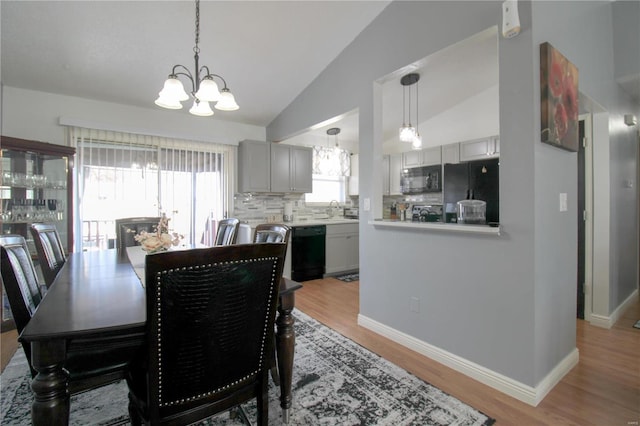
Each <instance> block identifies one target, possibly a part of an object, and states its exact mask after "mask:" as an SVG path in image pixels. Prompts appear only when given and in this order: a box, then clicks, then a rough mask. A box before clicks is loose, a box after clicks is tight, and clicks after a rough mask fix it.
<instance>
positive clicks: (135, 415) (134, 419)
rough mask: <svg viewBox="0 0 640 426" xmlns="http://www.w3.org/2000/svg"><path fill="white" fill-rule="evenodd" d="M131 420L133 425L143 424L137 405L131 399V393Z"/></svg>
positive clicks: (139, 425)
mask: <svg viewBox="0 0 640 426" xmlns="http://www.w3.org/2000/svg"><path fill="white" fill-rule="evenodd" d="M129 420H130V421H131V426H142V419H141V418H140V415H139V414H138V409H137V407H136V405H135V404H134V403H133V400H132V399H131V395H129Z"/></svg>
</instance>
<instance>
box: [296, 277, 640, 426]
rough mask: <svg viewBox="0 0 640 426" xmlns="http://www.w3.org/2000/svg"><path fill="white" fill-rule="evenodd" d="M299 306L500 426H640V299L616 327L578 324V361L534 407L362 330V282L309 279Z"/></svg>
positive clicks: (297, 302) (301, 292)
mask: <svg viewBox="0 0 640 426" xmlns="http://www.w3.org/2000/svg"><path fill="white" fill-rule="evenodd" d="M303 285H304V287H303V288H302V289H300V290H298V292H296V307H297V308H298V309H300V310H301V311H303V312H304V313H306V314H308V315H310V316H312V317H313V318H315V319H317V320H318V321H320V322H322V323H324V324H325V325H327V326H329V327H331V328H333V329H334V330H336V331H338V332H339V333H341V334H343V335H345V336H347V337H349V338H350V339H352V340H354V341H356V342H358V343H359V344H361V345H362V346H364V347H366V348H368V349H369V350H371V351H373V352H375V353H377V354H378V355H380V356H382V357H383V358H385V359H387V360H389V361H391V362H393V363H395V364H397V365H399V366H401V367H402V368H404V369H406V370H407V371H410V372H411V373H413V374H414V375H416V376H418V377H420V378H422V379H423V380H425V381H427V382H429V383H431V384H432V385H434V386H436V387H438V388H439V389H441V390H443V391H445V392H447V393H449V394H451V395H453V396H455V397H456V398H458V399H460V400H461V401H464V402H465V403H467V404H469V405H471V406H473V407H474V408H476V409H478V410H480V411H482V412H483V413H485V414H486V415H488V416H491V417H493V418H495V419H496V424H498V425H554V426H555V425H595V426H615V425H625V426H628V425H638V421H639V420H640V329H636V328H633V324H634V323H635V322H636V321H637V320H639V319H640V300H638V301H636V303H634V304H633V306H631V307H630V308H629V309H627V311H626V312H625V313H624V315H623V316H622V317H621V318H620V319H619V320H618V322H617V323H616V324H615V325H614V326H613V327H612V328H611V329H610V330H606V329H602V328H599V327H595V326H592V325H590V324H588V323H586V322H585V321H582V320H577V322H576V327H577V347H578V350H579V351H580V361H579V363H578V365H577V366H575V367H574V368H573V369H572V370H571V371H570V372H569V373H568V374H567V375H566V376H565V377H564V379H563V380H562V381H561V382H560V383H558V384H557V385H556V386H555V387H554V388H553V390H551V392H549V394H548V395H547V396H546V397H545V399H544V400H543V401H542V402H541V403H540V404H539V405H538V406H537V407H531V406H529V405H527V404H525V403H523V402H520V401H518V400H516V399H514V398H511V397H509V396H507V395H505V394H503V393H501V392H498V391H496V390H494V389H493V388H490V387H488V386H486V385H483V384H481V383H479V382H477V381H475V380H473V379H471V378H469V377H467V376H464V375H463V374H461V373H458V372H456V371H454V370H452V369H450V368H448V367H446V366H444V365H442V364H439V363H437V362H435V361H432V360H430V359H429V358H426V357H424V356H422V355H420V354H418V353H416V352H413V351H411V350H409V349H406V348H405V347H403V346H400V345H398V344H396V343H394V342H392V341H391V340H388V339H386V338H384V337H381V336H379V335H377V334H375V333H373V332H371V331H369V330H367V329H365V328H363V327H360V326H358V325H357V315H358V312H359V300H358V292H359V283H358V282H354V283H344V282H342V281H338V280H336V279H324V280H314V281H307V282H305V283H303Z"/></svg>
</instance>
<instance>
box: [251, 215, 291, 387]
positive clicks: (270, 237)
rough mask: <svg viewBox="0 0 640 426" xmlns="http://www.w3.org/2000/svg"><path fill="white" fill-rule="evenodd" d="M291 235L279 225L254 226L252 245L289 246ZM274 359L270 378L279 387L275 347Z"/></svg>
mask: <svg viewBox="0 0 640 426" xmlns="http://www.w3.org/2000/svg"><path fill="white" fill-rule="evenodd" d="M290 235H291V227H289V226H288V225H283V224H280V223H261V224H259V225H257V226H256V230H255V232H254V234H253V242H254V243H284V244H285V247H286V246H287V245H288V244H289V236H290ZM273 351H274V357H273V362H272V364H271V368H270V371H271V378H272V379H273V382H274V383H275V384H276V385H278V386H279V385H280V374H278V365H277V362H276V358H275V346H274V348H273Z"/></svg>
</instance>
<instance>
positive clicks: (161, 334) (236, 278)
mask: <svg viewBox="0 0 640 426" xmlns="http://www.w3.org/2000/svg"><path fill="white" fill-rule="evenodd" d="M285 250H286V247H285V245H284V244H236V245H226V246H217V247H209V248H198V249H191V250H179V251H172V252H165V253H159V254H155V255H153V256H147V257H146V258H145V274H146V275H145V276H146V278H145V282H146V293H147V294H146V296H147V322H146V329H147V343H146V347H145V348H144V350H142V351H141V357H140V358H139V359H138V360H136V361H135V362H133V363H132V364H131V367H130V373H129V375H128V377H127V384H128V385H129V415H130V417H131V423H132V424H133V425H136V424H140V421H141V420H143V421H144V423H147V424H163V423H164V422H165V421H166V420H168V419H171V420H172V421H174V422H175V424H190V423H193V422H196V421H199V420H200V419H203V418H206V417H209V416H211V415H213V414H215V413H217V412H221V411H225V410H228V409H230V408H232V407H235V406H238V405H239V404H241V403H243V402H245V401H248V400H250V399H253V398H256V399H257V407H258V424H267V419H268V392H267V382H268V373H269V367H270V365H271V357H272V356H273V344H274V342H273V340H274V323H275V315H276V306H277V303H278V291H279V287H280V280H281V277H282V268H283V264H284V254H285Z"/></svg>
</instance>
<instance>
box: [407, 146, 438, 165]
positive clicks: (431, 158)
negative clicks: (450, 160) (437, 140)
mask: <svg viewBox="0 0 640 426" xmlns="http://www.w3.org/2000/svg"><path fill="white" fill-rule="evenodd" d="M402 163H403V164H402V165H403V167H404V168H408V167H420V166H433V165H436V164H441V163H442V149H441V147H439V146H436V147H434V148H425V149H419V150H415V151H407V152H405V153H403V155H402Z"/></svg>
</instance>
